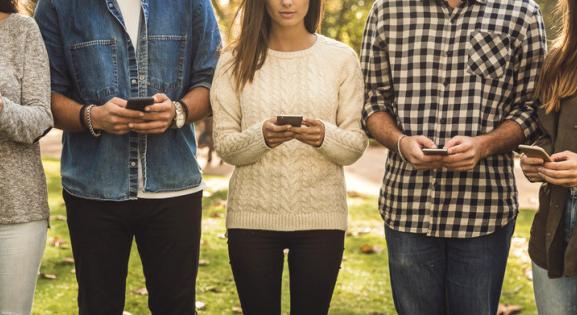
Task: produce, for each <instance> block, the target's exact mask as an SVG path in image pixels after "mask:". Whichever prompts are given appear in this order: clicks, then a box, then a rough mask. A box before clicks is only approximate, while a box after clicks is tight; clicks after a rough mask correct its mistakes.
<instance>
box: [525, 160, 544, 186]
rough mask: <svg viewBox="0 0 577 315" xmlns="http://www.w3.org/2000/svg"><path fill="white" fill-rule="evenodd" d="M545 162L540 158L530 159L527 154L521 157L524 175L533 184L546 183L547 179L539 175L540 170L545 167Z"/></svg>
mask: <svg viewBox="0 0 577 315" xmlns="http://www.w3.org/2000/svg"><path fill="white" fill-rule="evenodd" d="M544 164H545V161H543V159H540V158H530V157H527V156H526V155H525V154H523V155H522V156H521V169H522V170H523V174H525V177H527V179H528V180H529V181H530V182H532V183H535V182H544V181H545V179H544V178H543V176H541V174H539V168H540V167H543V165H544Z"/></svg>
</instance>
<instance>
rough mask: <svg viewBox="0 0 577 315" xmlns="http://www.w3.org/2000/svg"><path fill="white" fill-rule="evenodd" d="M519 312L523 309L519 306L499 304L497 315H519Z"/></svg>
mask: <svg viewBox="0 0 577 315" xmlns="http://www.w3.org/2000/svg"><path fill="white" fill-rule="evenodd" d="M521 311H523V308H522V307H521V306H519V305H508V304H499V308H498V309H497V315H513V314H519V313H521Z"/></svg>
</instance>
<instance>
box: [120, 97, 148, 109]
mask: <svg viewBox="0 0 577 315" xmlns="http://www.w3.org/2000/svg"><path fill="white" fill-rule="evenodd" d="M127 102H128V104H127V105H126V108H127V109H132V110H139V111H141V112H143V111H144V107H146V106H148V105H152V104H154V98H152V97H132V98H129V99H128V100H127Z"/></svg>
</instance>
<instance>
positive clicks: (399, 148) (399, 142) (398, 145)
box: [397, 135, 407, 162]
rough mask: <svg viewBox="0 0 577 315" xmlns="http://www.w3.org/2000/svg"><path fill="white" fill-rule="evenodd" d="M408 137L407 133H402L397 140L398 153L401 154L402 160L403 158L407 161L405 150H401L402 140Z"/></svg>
mask: <svg viewBox="0 0 577 315" xmlns="http://www.w3.org/2000/svg"><path fill="white" fill-rule="evenodd" d="M406 137H407V135H402V136H400V137H399V139H398V140H397V153H398V154H399V156H400V157H401V160H403V162H407V159H406V158H405V156H404V155H403V152H401V140H403V138H406Z"/></svg>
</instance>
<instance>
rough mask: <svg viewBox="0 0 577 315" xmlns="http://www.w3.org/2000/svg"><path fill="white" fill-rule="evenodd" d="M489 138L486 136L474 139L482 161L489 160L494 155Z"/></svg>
mask: <svg viewBox="0 0 577 315" xmlns="http://www.w3.org/2000/svg"><path fill="white" fill-rule="evenodd" d="M489 140H490V139H489V137H488V136H486V135H482V136H477V137H474V138H473V141H474V142H475V146H476V147H477V150H478V152H479V157H480V158H481V159H484V158H487V157H488V156H490V155H492V153H491V152H492V151H491V150H492V148H491V141H489Z"/></svg>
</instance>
